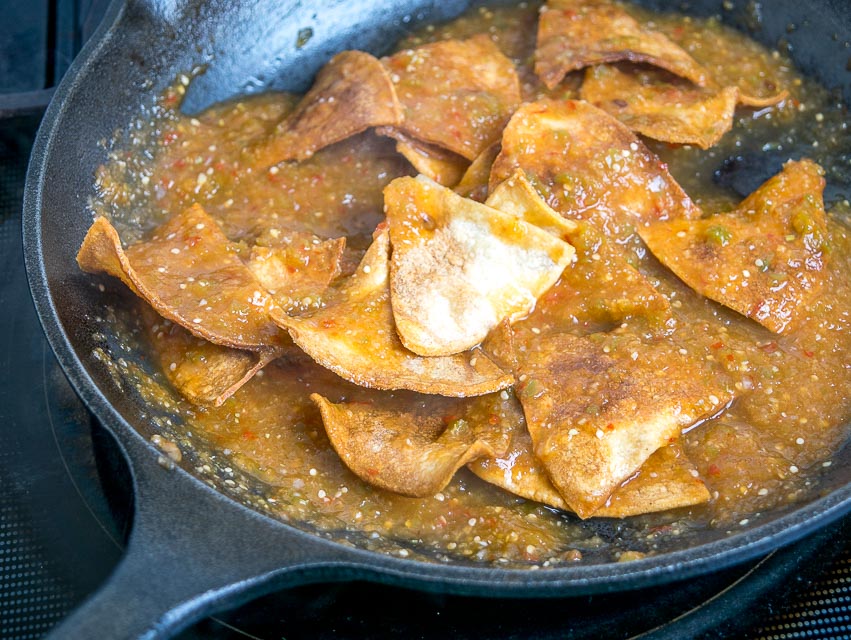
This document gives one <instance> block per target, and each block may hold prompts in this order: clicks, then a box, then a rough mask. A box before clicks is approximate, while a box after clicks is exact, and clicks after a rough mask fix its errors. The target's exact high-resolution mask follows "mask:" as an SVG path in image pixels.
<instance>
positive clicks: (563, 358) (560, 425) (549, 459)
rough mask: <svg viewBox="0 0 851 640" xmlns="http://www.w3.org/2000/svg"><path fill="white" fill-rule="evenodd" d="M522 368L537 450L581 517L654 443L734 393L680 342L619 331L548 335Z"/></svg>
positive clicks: (522, 393) (521, 391)
mask: <svg viewBox="0 0 851 640" xmlns="http://www.w3.org/2000/svg"><path fill="white" fill-rule="evenodd" d="M519 372H520V376H519V377H518V380H520V381H521V383H520V386H519V387H518V394H519V397H520V402H521V403H522V405H523V411H524V412H525V414H526V421H527V425H528V429H529V434H530V436H531V438H532V443H533V450H534V453H535V456H536V457H537V458H538V459H539V460H540V461H541V463H542V464H543V466H544V467H545V468H546V470H547V474H548V475H549V477H550V480H551V481H552V483H553V485H554V486H555V487H556V488H557V489H558V491H559V493H560V494H561V496H562V498H564V500H565V502H566V503H567V504H568V506H569V507H570V508H571V510H572V511H574V512H575V513H576V514H577V515H578V516H579V517H581V518H587V517H589V516H590V515H593V514H594V513H595V512H596V511H597V510H598V509H599V508H600V507H602V506H603V505H604V504H605V503H606V501H607V500H608V498H609V496H610V495H611V494H612V492H613V491H614V490H615V489H616V488H617V487H618V486H619V485H620V484H621V483H623V482H624V480H626V479H627V478H629V477H630V476H631V475H632V474H633V473H635V472H636V471H637V470H638V469H639V468H640V467H641V466H642V465H643V464H644V462H645V461H646V460H647V459H648V458H649V457H650V455H651V454H652V453H653V452H654V451H656V450H657V449H659V448H660V447H662V446H664V445H666V444H669V443H670V442H672V441H674V440H675V439H676V438H677V437H678V436H679V435H680V432H681V431H682V429H683V428H685V427H687V426H689V425H691V424H693V423H695V422H697V421H698V420H700V419H702V418H705V417H708V416H710V415H712V414H714V413H716V412H717V411H719V410H720V409H721V408H722V407H723V406H724V404H726V403H727V402H729V400H730V399H731V397H732V395H731V394H730V392H729V391H728V390H727V389H726V386H727V385H726V378H725V377H724V375H723V373H721V372H720V371H712V370H710V369H709V368H708V367H706V366H705V365H703V364H702V362H701V361H698V360H696V359H694V358H690V357H688V356H685V355H682V354H680V353H679V351H678V350H677V348H676V346H675V345H674V344H673V343H671V342H668V341H661V342H655V343H642V342H640V341H639V340H637V339H628V338H626V337H625V336H620V335H615V334H594V336H593V337H591V338H577V337H575V336H571V335H569V334H558V335H550V336H543V337H542V339H541V340H539V341H538V342H537V343H536V344H535V345H534V348H532V349H530V350H529V352H528V353H527V354H526V358H525V359H524V360H523V361H522V362H521V363H520V367H519Z"/></svg>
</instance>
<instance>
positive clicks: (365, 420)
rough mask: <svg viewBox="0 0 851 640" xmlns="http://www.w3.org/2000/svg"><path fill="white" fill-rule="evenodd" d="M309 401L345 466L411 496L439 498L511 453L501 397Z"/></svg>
mask: <svg viewBox="0 0 851 640" xmlns="http://www.w3.org/2000/svg"><path fill="white" fill-rule="evenodd" d="M310 398H311V400H313V402H314V403H315V404H316V405H317V406H318V407H319V410H320V412H321V413H322V422H323V423H324V425H325V431H326V433H327V434H328V439H329V440H330V441H331V444H332V446H333V447H334V449H335V450H336V451H337V453H338V454H339V455H340V458H341V459H342V460H343V462H344V463H345V464H346V466H347V467H348V468H349V469H351V470H352V471H353V472H354V473H355V474H356V475H357V476H359V477H360V478H361V479H362V480H364V481H365V482H368V483H369V484H371V485H374V486H377V487H380V488H382V489H387V490H388V491H393V492H395V493H401V494H403V495H407V496H415V497H424V496H431V495H434V494H435V493H437V492H438V491H440V490H441V489H443V488H444V487H445V486H446V485H447V484H448V483H449V481H450V480H451V479H452V476H454V475H455V472H456V471H457V470H458V469H460V468H461V467H463V466H464V465H465V464H467V463H468V462H470V461H471V460H475V459H476V458H479V457H482V456H490V457H493V456H500V455H503V454H504V453H505V450H506V447H507V446H508V429H509V427H510V425H511V421H510V420H506V419H505V414H504V412H501V411H500V405H502V404H505V401H503V400H502V399H501V398H500V397H499V395H497V394H489V395H487V396H481V397H479V398H470V399H464V400H458V399H454V398H440V397H437V396H403V397H401V398H394V397H387V396H381V397H376V398H375V402H374V403H368V402H344V403H339V404H335V403H333V402H330V401H329V400H327V399H326V398H323V397H322V396H321V395H319V394H316V393H314V394H312V395H311V396H310ZM500 413H502V417H500ZM483 416H488V417H490V418H494V419H488V420H486V419H484V418H483Z"/></svg>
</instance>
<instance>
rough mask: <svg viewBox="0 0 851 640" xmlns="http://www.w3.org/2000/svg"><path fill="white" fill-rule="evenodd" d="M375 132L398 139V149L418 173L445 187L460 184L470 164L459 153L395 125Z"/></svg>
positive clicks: (380, 128)
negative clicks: (423, 140)
mask: <svg viewBox="0 0 851 640" xmlns="http://www.w3.org/2000/svg"><path fill="white" fill-rule="evenodd" d="M375 132H376V133H378V134H379V135H382V136H387V137H390V138H393V139H394V140H396V151H398V152H399V153H400V154H402V155H403V156H404V157H405V159H406V160H407V161H408V162H410V163H411V166H412V167H414V169H416V170H417V172H418V173H421V174H423V175H424V176H428V177H429V178H431V179H432V180H434V181H435V182H437V183H438V184H442V185H443V186H444V187H452V186H454V185H456V184H458V182H459V181H460V180H461V177H462V176H463V175H464V172H465V171H466V170H467V166H468V165H469V164H470V163H469V162H468V161H467V160H466V159H464V158H462V157H461V156H459V155H458V154H457V153H453V152H451V151H447V150H446V149H442V148H440V147H437V146H435V145H433V144H428V143H426V142H422V141H421V140H417V139H416V138H412V137H411V136H409V135H407V134H406V133H404V132H402V131H400V130H399V129H396V128H394V127H379V128H378V129H376V130H375Z"/></svg>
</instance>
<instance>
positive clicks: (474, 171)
mask: <svg viewBox="0 0 851 640" xmlns="http://www.w3.org/2000/svg"><path fill="white" fill-rule="evenodd" d="M500 148H501V147H500V144H499V143H498V142H494V143H493V144H492V145H491V146H489V147H488V148H487V149H485V150H484V151H482V152H481V153H480V154H479V155H477V156H476V159H475V160H473V162H471V163H470V166H469V167H467V171H465V172H464V175H463V176H462V177H461V181H460V182H459V183H458V184H457V185H455V187H454V189H453V191H455V193H457V194H458V195H459V196H463V197H465V198H470V199H471V200H475V201H476V202H484V201H485V199H486V198H487V197H488V180H489V179H490V175H491V167H492V166H493V161H494V160H496V156H497V155H499V150H500Z"/></svg>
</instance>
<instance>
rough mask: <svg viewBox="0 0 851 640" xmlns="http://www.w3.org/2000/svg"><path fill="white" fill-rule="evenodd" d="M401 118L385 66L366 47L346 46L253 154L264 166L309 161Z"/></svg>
mask: <svg viewBox="0 0 851 640" xmlns="http://www.w3.org/2000/svg"><path fill="white" fill-rule="evenodd" d="M401 119H402V110H401V107H400V105H399V101H398V99H397V98H396V92H395V90H394V89H393V83H392V82H390V78H389V76H388V74H387V70H386V69H385V68H384V65H382V64H381V62H380V61H379V60H378V59H377V58H374V57H373V56H371V55H369V54H368V53H365V52H363V51H343V52H342V53H338V54H337V55H336V56H334V57H333V58H331V60H330V61H329V62H328V64H326V65H325V66H324V67H322V69H321V70H320V71H319V73H318V74H317V76H316V80H315V82H314V83H313V87H311V89H310V91H308V92H307V94H305V96H304V97H303V98H302V99H301V102H299V104H298V106H296V108H295V110H294V111H293V112H292V113H290V114H289V115H288V116H287V117H286V118H285V119H284V120H283V122H281V123H280V124H279V125H278V126H277V127H276V128H275V130H274V131H273V132H272V133H271V134H270V136H269V137H268V138H267V139H265V140H264V141H263V142H261V143H260V144H259V145H258V146H256V147H254V148H252V149H249V150H248V154H249V155H250V156H251V159H252V161H253V162H255V163H257V164H258V165H260V166H270V165H273V164H277V163H279V162H283V161H285V160H306V159H307V158H309V157H311V156H312V155H313V154H314V153H316V152H317V151H318V150H319V149H322V148H323V147H327V146H329V145H332V144H334V143H335V142H340V141H341V140H345V139H346V138H349V137H351V136H353V135H355V134H357V133H361V132H362V131H366V130H367V129H369V128H370V127H378V126H383V125H395V124H398V123H399V122H401Z"/></svg>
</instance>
